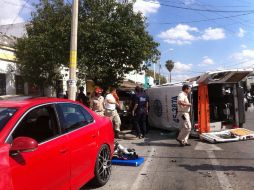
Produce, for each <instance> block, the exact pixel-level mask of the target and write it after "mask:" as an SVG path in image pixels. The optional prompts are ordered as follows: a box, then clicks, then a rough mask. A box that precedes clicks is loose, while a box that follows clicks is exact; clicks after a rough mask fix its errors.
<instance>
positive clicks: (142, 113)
mask: <svg viewBox="0 0 254 190" xmlns="http://www.w3.org/2000/svg"><path fill="white" fill-rule="evenodd" d="M135 94H136V97H135V105H134V108H133V110H132V116H133V117H134V126H135V128H136V135H137V137H138V138H140V139H141V138H144V137H145V134H146V118H147V113H148V98H147V96H146V95H145V94H144V93H142V91H141V88H140V87H139V86H136V88H135Z"/></svg>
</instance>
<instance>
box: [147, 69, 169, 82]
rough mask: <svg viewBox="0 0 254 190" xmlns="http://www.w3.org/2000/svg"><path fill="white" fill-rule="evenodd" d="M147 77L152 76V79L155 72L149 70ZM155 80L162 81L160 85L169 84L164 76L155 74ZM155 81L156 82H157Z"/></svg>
mask: <svg viewBox="0 0 254 190" xmlns="http://www.w3.org/2000/svg"><path fill="white" fill-rule="evenodd" d="M146 75H147V76H150V77H154V73H153V70H147V71H146ZM155 79H156V80H160V84H166V83H167V79H166V77H164V76H163V75H161V74H159V73H157V72H155ZM155 79H154V80H155Z"/></svg>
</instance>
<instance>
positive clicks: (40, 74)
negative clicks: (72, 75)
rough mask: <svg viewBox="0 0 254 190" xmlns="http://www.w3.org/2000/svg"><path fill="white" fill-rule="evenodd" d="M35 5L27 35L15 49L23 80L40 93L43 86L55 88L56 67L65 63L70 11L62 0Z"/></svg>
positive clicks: (45, 0)
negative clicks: (33, 85) (34, 86)
mask: <svg viewBox="0 0 254 190" xmlns="http://www.w3.org/2000/svg"><path fill="white" fill-rule="evenodd" d="M35 8H36V11H35V12H33V13H32V19H31V22H30V23H29V24H28V25H27V26H26V30H27V35H26V36H24V37H23V38H20V39H18V40H17V43H16V45H15V48H16V57H17V62H18V63H19V68H20V72H21V74H22V75H23V77H24V79H25V80H26V81H27V82H29V83H31V84H35V85H37V86H39V87H40V88H41V89H42V90H41V91H42V92H44V91H43V89H44V87H46V86H49V85H52V86H54V87H56V81H57V80H59V79H60V78H61V76H60V74H59V68H60V66H61V65H67V64H68V57H69V43H70V39H69V38H70V37H69V36H70V27H71V23H70V20H71V12H70V6H68V5H66V4H64V3H63V1H62V0H51V1H47V0H43V1H41V2H40V3H39V4H38V5H36V7H35Z"/></svg>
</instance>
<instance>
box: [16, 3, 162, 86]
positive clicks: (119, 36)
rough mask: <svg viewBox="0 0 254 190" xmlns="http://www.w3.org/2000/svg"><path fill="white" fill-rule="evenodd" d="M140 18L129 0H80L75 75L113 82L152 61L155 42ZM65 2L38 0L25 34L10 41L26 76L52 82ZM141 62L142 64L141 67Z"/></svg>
mask: <svg viewBox="0 0 254 190" xmlns="http://www.w3.org/2000/svg"><path fill="white" fill-rule="evenodd" d="M146 27H147V26H146V21H145V18H143V17H142V15H141V14H140V13H134V12H133V4H132V3H124V4H122V3H118V2H117V1H115V0H100V1H94V0H81V1H80V3H79V24H78V69H79V74H78V77H79V78H82V79H86V78H88V79H92V80H93V81H94V82H95V83H96V84H97V85H101V86H102V87H108V86H109V85H117V84H118V83H119V82H120V81H121V80H122V79H123V78H124V75H125V74H126V73H128V72H130V71H133V70H141V69H144V67H146V65H144V64H143V65H144V66H141V65H142V63H144V62H145V63H153V62H156V61H157V59H158V56H159V51H158V50H157V47H158V43H156V42H154V40H153V38H152V37H151V36H150V35H149V34H148V32H147V31H146ZM70 33H71V7H70V5H69V4H65V3H64V1H63V0H40V3H39V4H38V5H36V9H35V12H34V13H33V14H32V20H31V22H30V24H29V25H28V26H27V36H26V37H24V38H22V39H19V40H18V42H17V45H16V49H17V52H16V56H17V61H18V62H20V70H21V74H22V75H23V76H24V77H25V79H26V81H28V82H33V83H35V84H37V85H39V86H41V87H44V86H47V85H53V86H54V85H55V82H54V81H56V80H57V79H59V78H60V77H61V76H60V75H59V68H60V67H61V66H68V62H69V47H70ZM141 67H143V68H141Z"/></svg>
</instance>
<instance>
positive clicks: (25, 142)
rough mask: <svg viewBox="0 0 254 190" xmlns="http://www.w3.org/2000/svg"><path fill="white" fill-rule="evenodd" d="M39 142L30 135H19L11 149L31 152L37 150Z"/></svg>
mask: <svg viewBox="0 0 254 190" xmlns="http://www.w3.org/2000/svg"><path fill="white" fill-rule="evenodd" d="M37 147H38V142H37V141H36V140H34V139H32V138H30V137H17V138H15V139H14V140H13V142H12V145H11V148H10V151H12V152H31V151H34V150H36V149H37Z"/></svg>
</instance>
